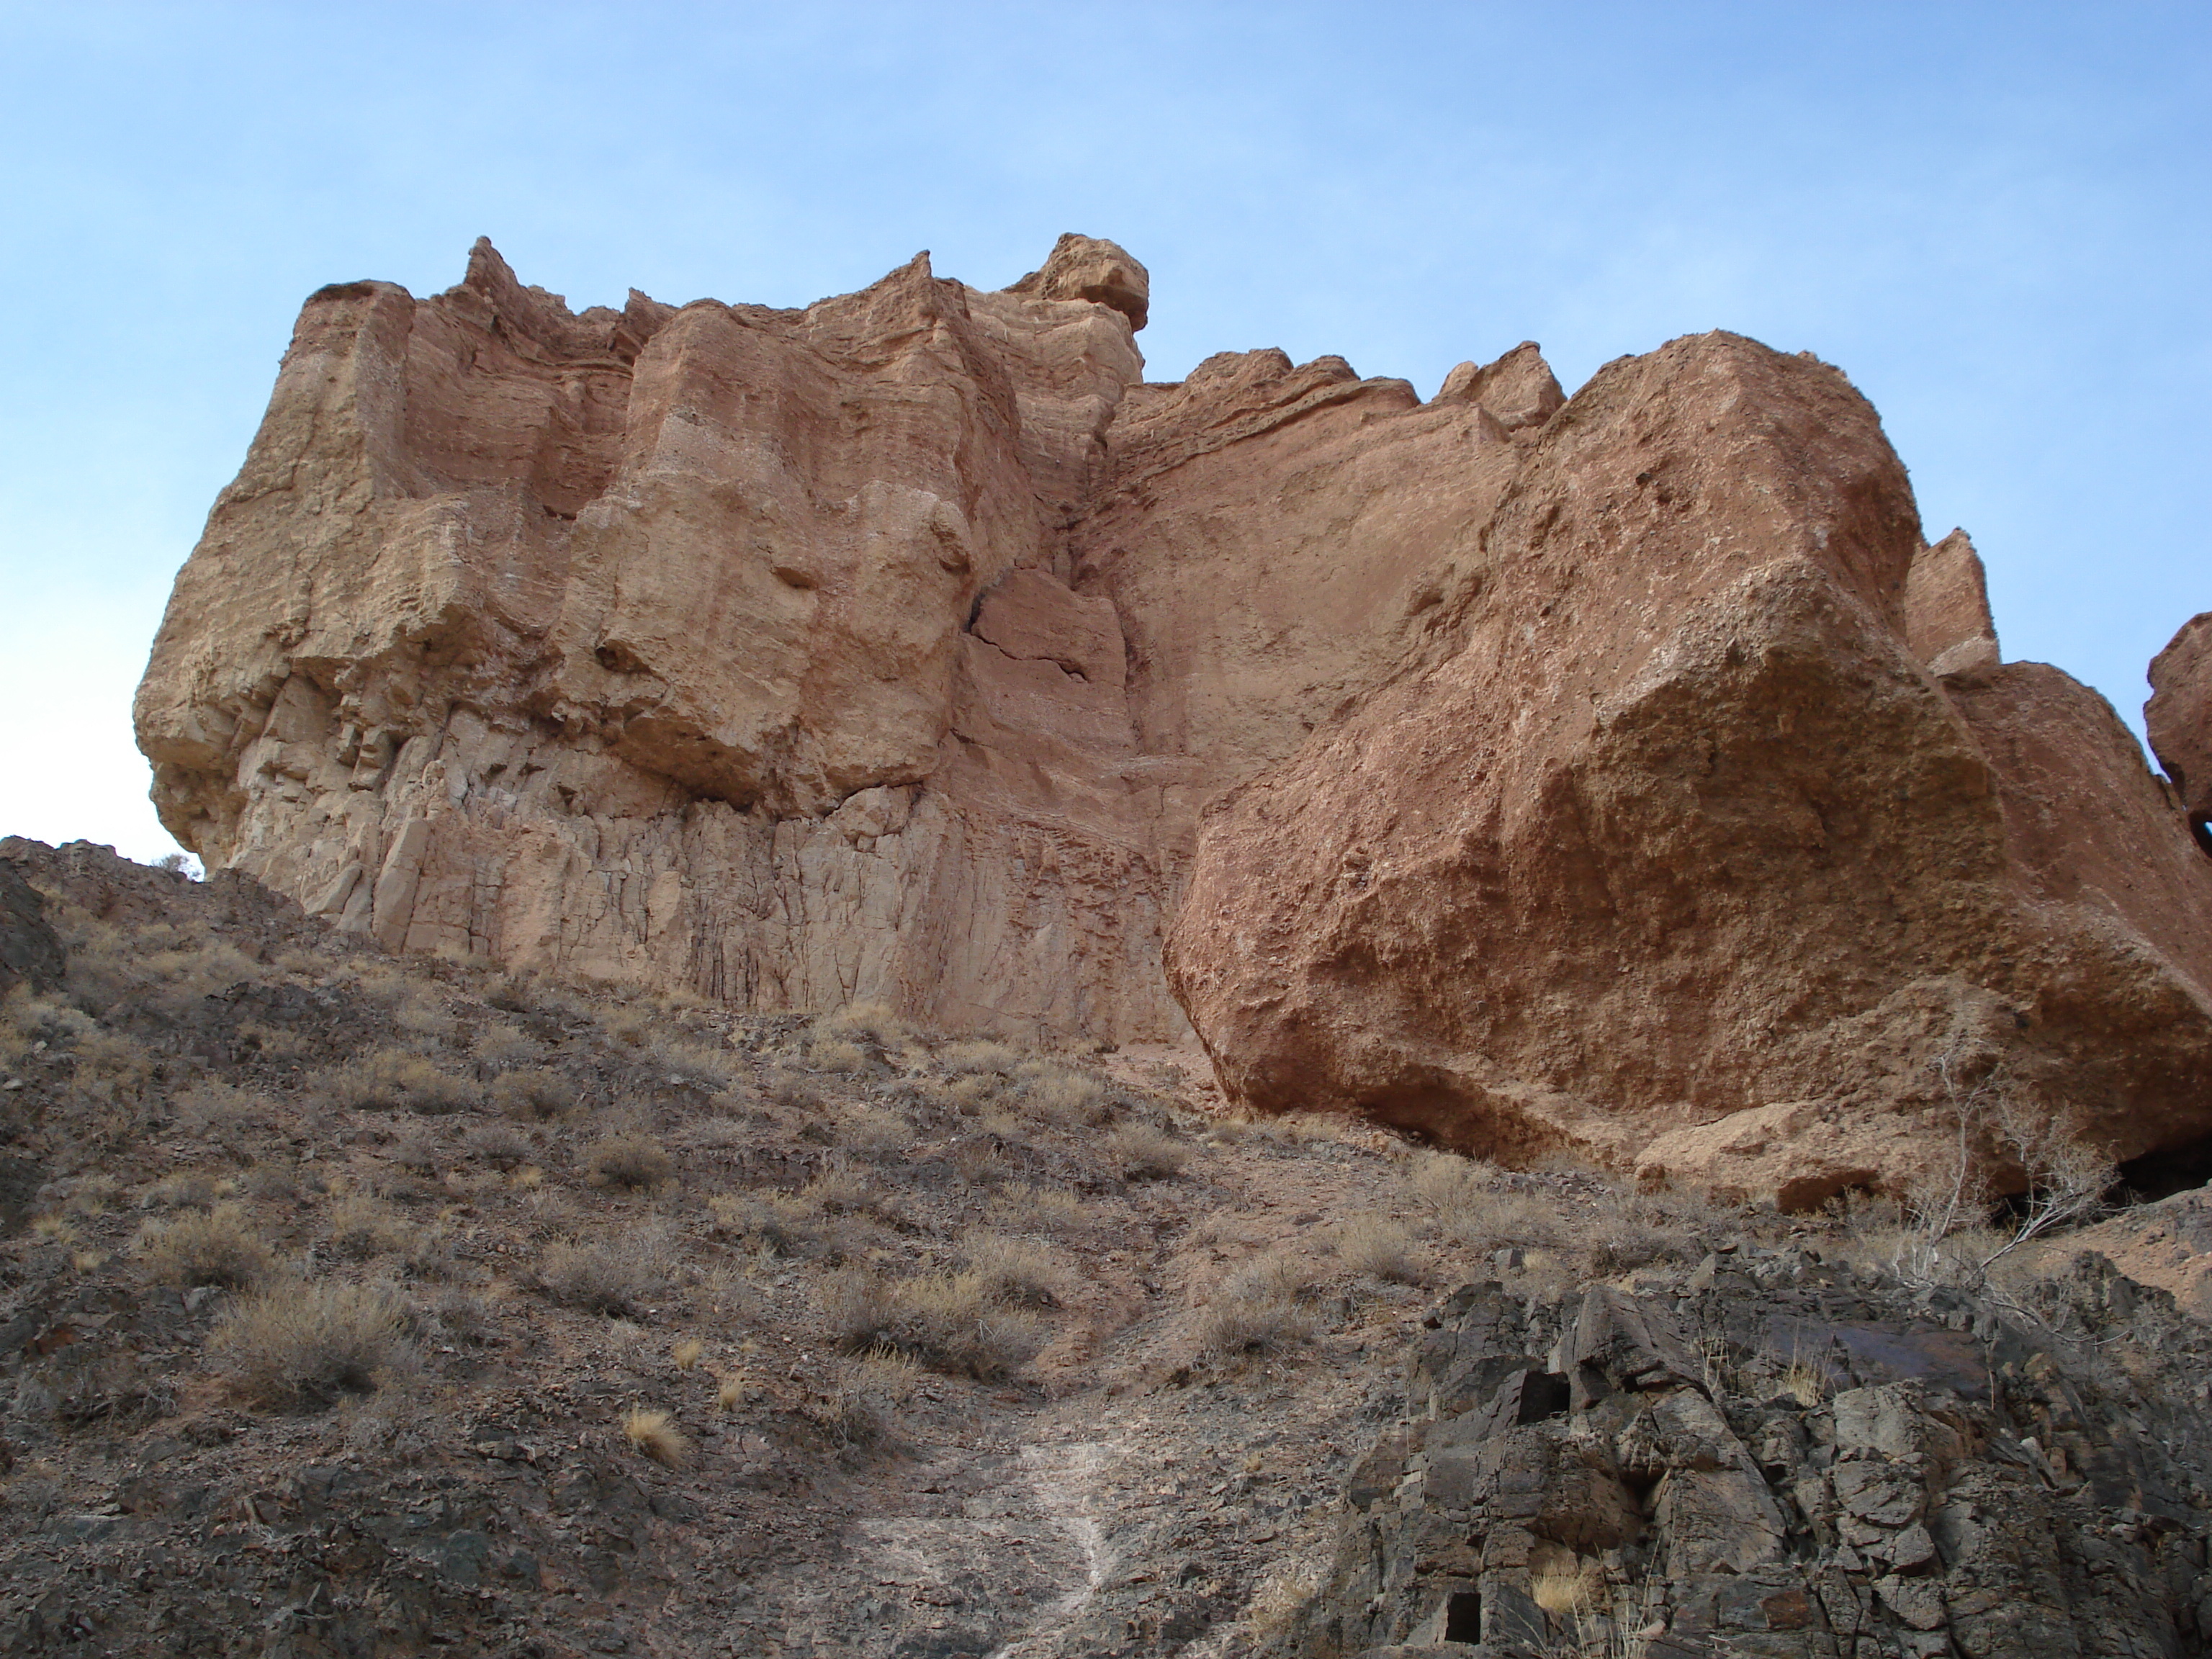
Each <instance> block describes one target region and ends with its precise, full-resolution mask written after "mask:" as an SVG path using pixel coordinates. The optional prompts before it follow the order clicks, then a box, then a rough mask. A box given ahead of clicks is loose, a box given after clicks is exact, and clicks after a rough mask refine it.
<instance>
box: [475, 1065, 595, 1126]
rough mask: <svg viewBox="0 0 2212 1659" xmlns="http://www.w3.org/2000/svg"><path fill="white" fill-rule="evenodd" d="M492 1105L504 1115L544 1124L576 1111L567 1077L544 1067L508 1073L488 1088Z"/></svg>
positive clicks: (572, 1091) (532, 1067)
mask: <svg viewBox="0 0 2212 1659" xmlns="http://www.w3.org/2000/svg"><path fill="white" fill-rule="evenodd" d="M491 1103H492V1106H493V1107H494V1109H496V1110H497V1111H498V1112H500V1113H501V1115H503V1116H507V1117H513V1118H522V1119H526V1120H532V1121H537V1122H540V1123H543V1122H546V1121H550V1120H551V1119H553V1118H556V1117H565V1116H567V1115H568V1114H569V1113H570V1112H572V1111H574V1109H575V1108H576V1091H575V1089H574V1086H573V1085H571V1084H570V1083H569V1082H568V1079H566V1078H563V1077H562V1076H561V1075H560V1074H559V1073H556V1072H549V1071H547V1070H545V1069H544V1067H543V1066H530V1067H527V1068H526V1069H524V1070H522V1071H519V1072H509V1073H506V1074H505V1075H504V1076H502V1077H501V1078H500V1079H498V1080H497V1081H496V1082H495V1083H494V1084H493V1085H491Z"/></svg>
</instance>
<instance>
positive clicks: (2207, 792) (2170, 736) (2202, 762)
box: [2143, 611, 2212, 852]
mask: <svg viewBox="0 0 2212 1659" xmlns="http://www.w3.org/2000/svg"><path fill="white" fill-rule="evenodd" d="M2150 684H2151V698H2150V701H2149V702H2147V703H2145V704H2144V705H2143V726H2144V729H2145V730H2146V731H2147V732H2148V734H2149V736H2150V746H2151V752H2152V753H2153V754H2154V755H2156V756H2157V757H2158V763H2159V764H2160V766H2162V767H2164V768H2165V769H2166V776H2168V777H2170V778H2172V780H2173V787H2175V788H2176V789H2177V790H2179V792H2180V793H2181V800H2182V805H2183V808H2184V810H2185V811H2187V812H2188V814H2189V821H2190V823H2191V826H2192V827H2193V828H2194V829H2196V831H2197V839H2198V841H2199V842H2202V843H2203V846H2204V848H2205V850H2206V851H2207V852H2212V611H2206V612H2205V613H2204V614H2203V615H2202V616H2197V617H2191V618H2190V619H2189V620H2188V621H2187V622H2186V623H2184V624H2182V628H2181V631H2180V632H2179V633H2178V634H2176V635H2174V636H2173V638H2172V640H2171V641H2169V642H2168V643H2167V645H2166V649H2165V650H2163V651H2161V652H2160V653H2158V655H2157V657H2156V658H2154V659H2153V660H2152V662H2151V665H2150Z"/></svg>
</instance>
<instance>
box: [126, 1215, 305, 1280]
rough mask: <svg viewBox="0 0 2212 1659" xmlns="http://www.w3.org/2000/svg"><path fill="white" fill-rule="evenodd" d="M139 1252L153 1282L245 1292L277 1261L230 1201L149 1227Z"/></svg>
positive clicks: (270, 1269)
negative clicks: (216, 1286) (202, 1211)
mask: <svg viewBox="0 0 2212 1659" xmlns="http://www.w3.org/2000/svg"><path fill="white" fill-rule="evenodd" d="M139 1254H140V1255H141V1257H142V1258H143V1260H144V1261H145V1264H146V1271H147V1273H149V1274H150V1275H151V1276H152V1277H153V1278H154V1279H155V1280H156V1281H157V1282H158V1283H161V1284H163V1285H174V1286H176V1287H177V1288H179V1290H186V1289H190V1288H191V1286H193V1285H221V1286H222V1287H223V1288H224V1289H226V1290H233V1291H242V1290H248V1289H251V1288H252V1286H253V1285H258V1284H259V1283H260V1282H261V1281H262V1280H263V1279H266V1278H267V1277H268V1276H269V1274H270V1272H271V1271H273V1270H274V1268H275V1267H276V1253H275V1252H274V1251H272V1250H270V1248H269V1246H268V1244H267V1243H266V1242H264V1240H263V1239H262V1237H261V1236H260V1235H259V1234H258V1233H257V1232H255V1231H253V1228H252V1225H251V1224H250V1223H248V1222H247V1220H246V1212H244V1211H243V1210H241V1209H240V1208H239V1206H237V1205H235V1204H218V1205H217V1206H216V1207H215V1208H214V1209H212V1210H210V1211H209V1212H207V1213H205V1214H204V1215H186V1216H179V1218H177V1219H175V1220H174V1221H171V1222H168V1223H166V1224H164V1225H159V1226H155V1227H152V1228H149V1229H148V1230H147V1232H146V1233H145V1235H144V1237H143V1241H142V1243H140V1245H139Z"/></svg>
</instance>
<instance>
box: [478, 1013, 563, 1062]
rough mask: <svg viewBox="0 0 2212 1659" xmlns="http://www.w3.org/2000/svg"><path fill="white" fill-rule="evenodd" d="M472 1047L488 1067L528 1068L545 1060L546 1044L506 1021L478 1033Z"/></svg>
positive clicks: (486, 1027) (488, 1026) (489, 1026)
mask: <svg viewBox="0 0 2212 1659" xmlns="http://www.w3.org/2000/svg"><path fill="white" fill-rule="evenodd" d="M470 1047H471V1049H472V1050H473V1051H474V1052H475V1054H476V1057H477V1059H478V1060H483V1062H484V1063H485V1064H486V1065H487V1066H528V1065H532V1064H533V1063H535V1062H536V1061H538V1060H543V1059H544V1058H545V1045H544V1043H542V1042H538V1039H537V1038H536V1037H533V1036H531V1035H530V1034H529V1033H528V1032H527V1031H525V1030H521V1029H520V1028H519V1027H517V1026H513V1025H509V1024H507V1023H506V1022H505V1021H504V1020H501V1021H500V1022H498V1023H497V1024H491V1025H487V1026H485V1027H484V1028H483V1030H481V1031H478V1032H477V1036H476V1041H475V1042H473V1043H471V1044H470Z"/></svg>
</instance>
